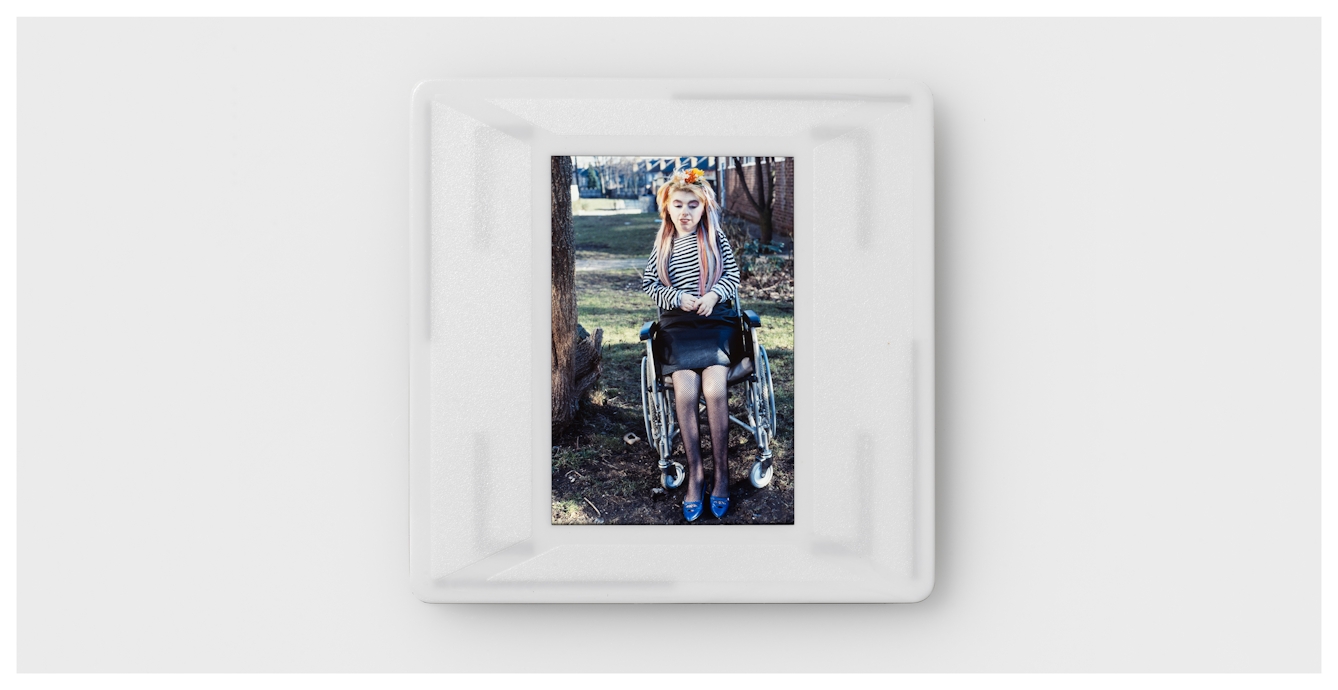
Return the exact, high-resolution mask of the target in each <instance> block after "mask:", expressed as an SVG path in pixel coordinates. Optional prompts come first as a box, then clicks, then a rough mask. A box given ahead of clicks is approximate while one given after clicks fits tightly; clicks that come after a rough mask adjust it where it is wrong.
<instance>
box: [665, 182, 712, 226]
mask: <svg viewBox="0 0 1338 690" xmlns="http://www.w3.org/2000/svg"><path fill="white" fill-rule="evenodd" d="M705 212H706V205H705V204H703V203H702V201H701V199H698V198H697V195H695V194H693V193H692V192H687V191H683V190H679V191H677V192H674V193H673V194H670V195H669V218H670V219H671V220H673V221H674V227H676V228H678V232H679V233H688V232H692V231H693V230H696V229H697V223H700V222H701V219H702V214H703V213H705Z"/></svg>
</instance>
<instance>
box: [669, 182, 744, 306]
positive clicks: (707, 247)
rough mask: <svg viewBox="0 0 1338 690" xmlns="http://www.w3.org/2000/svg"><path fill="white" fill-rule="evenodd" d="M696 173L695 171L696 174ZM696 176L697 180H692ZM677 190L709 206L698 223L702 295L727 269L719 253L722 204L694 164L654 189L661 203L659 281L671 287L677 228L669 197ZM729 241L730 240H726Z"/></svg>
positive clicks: (698, 258)
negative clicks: (673, 249) (673, 250)
mask: <svg viewBox="0 0 1338 690" xmlns="http://www.w3.org/2000/svg"><path fill="white" fill-rule="evenodd" d="M694 173H695V174H694ZM689 180H694V181H691V182H690V181H689ZM674 192H691V193H692V195H693V196H695V197H697V200H698V201H700V202H702V205H703V206H705V207H706V209H705V211H703V213H702V219H701V222H699V223H697V232H696V235H697V261H698V264H697V267H698V269H699V270H698V271H697V275H698V278H697V296H698V297H701V296H702V295H705V294H706V291H707V290H710V289H711V288H712V287H714V286H715V283H716V281H718V280H720V276H721V275H723V274H724V272H725V266H724V261H723V260H722V259H721V256H720V240H719V238H718V237H717V235H718V234H720V228H721V225H720V204H718V203H716V200H715V190H713V189H711V185H709V184H707V183H706V180H705V179H702V171H700V170H698V169H696V168H693V169H692V170H688V171H686V172H682V171H680V172H676V173H674V176H673V177H672V178H670V179H669V181H668V182H665V183H664V184H663V185H662V186H661V187H660V189H659V191H657V192H656V193H655V200H656V202H657V203H659V205H660V230H659V232H657V233H656V234H655V263H656V266H657V267H658V268H659V273H660V282H661V283H663V284H665V285H667V286H670V287H672V284H671V283H670V282H669V254H670V251H671V249H672V247H673V244H674V235H675V233H677V229H676V228H675V227H674V221H673V220H672V219H671V218H670V217H669V213H670V211H669V197H670V195H672V194H673V193H674ZM726 241H728V240H726Z"/></svg>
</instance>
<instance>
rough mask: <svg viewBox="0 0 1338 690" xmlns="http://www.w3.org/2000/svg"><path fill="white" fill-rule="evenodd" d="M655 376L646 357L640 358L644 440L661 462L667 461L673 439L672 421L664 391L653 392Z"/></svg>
mask: <svg viewBox="0 0 1338 690" xmlns="http://www.w3.org/2000/svg"><path fill="white" fill-rule="evenodd" d="M654 382H655V374H654V372H653V371H652V364H651V362H650V360H649V359H648V358H646V357H642V358H641V409H642V416H643V417H644V419H645V422H646V439H647V441H648V442H649V443H650V444H651V445H652V446H653V447H654V448H655V452H657V453H659V454H660V459H661V460H667V459H669V453H670V451H671V450H672V449H673V444H674V439H673V436H672V435H671V433H672V432H671V429H672V420H671V419H670V418H669V407H668V406H669V404H671V403H669V401H668V395H667V394H666V393H665V392H664V391H662V390H661V391H654V390H652V388H653V387H654Z"/></svg>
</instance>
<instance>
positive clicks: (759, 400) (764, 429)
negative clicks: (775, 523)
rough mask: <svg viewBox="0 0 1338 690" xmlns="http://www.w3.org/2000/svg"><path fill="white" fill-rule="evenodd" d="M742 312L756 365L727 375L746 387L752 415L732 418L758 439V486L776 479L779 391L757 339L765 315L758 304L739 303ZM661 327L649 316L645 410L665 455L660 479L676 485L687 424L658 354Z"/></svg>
mask: <svg viewBox="0 0 1338 690" xmlns="http://www.w3.org/2000/svg"><path fill="white" fill-rule="evenodd" d="M721 306H722V307H735V308H738V307H739V304H738V302H737V298H735V299H731V300H729V301H727V302H724V303H722V304H721ZM738 313H739V323H740V326H741V327H742V329H743V344H744V350H745V351H746V352H751V353H752V365H753V366H752V369H753V370H752V371H751V372H749V373H747V374H743V373H735V374H733V375H731V376H730V377H729V378H728V379H727V382H726V385H727V386H728V387H730V388H736V387H739V386H741V387H742V398H743V414H744V416H745V417H747V421H744V420H742V419H739V418H738V417H737V416H735V415H733V414H730V415H729V421H730V422H731V423H733V424H737V425H739V426H740V427H742V428H743V429H744V431H747V432H748V433H749V434H750V435H752V437H753V439H754V440H755V441H756V442H757V447H758V449H759V451H760V452H759V454H758V459H757V461H756V462H754V463H753V466H752V469H751V470H750V471H749V473H748V478H749V480H750V481H751V482H752V484H753V486H755V487H757V488H759V489H760V488H762V487H764V486H766V485H767V484H769V483H770V482H771V471H772V466H771V460H772V458H771V440H772V439H773V438H775V435H776V395H775V388H774V387H773V386H772V383H771V361H770V360H769V359H768V358H767V349H766V348H765V347H762V344H761V343H760V342H758V341H757V338H756V337H755V335H756V334H755V333H754V331H755V330H756V329H758V328H761V327H762V318H761V317H759V316H758V315H757V313H756V312H753V311H752V310H745V309H738ZM658 333H659V323H658V322H656V321H647V322H646V323H645V325H643V326H642V327H641V340H642V342H644V343H645V344H646V354H645V355H642V357H641V414H642V417H643V419H644V420H645V423H646V439H647V440H648V442H649V443H650V444H651V445H652V446H654V448H655V451H656V452H657V453H658V454H659V456H660V462H659V465H660V485H661V486H663V487H664V488H666V489H674V488H678V486H680V485H681V484H682V483H683V479H684V477H685V476H686V474H685V471H684V467H683V464H682V463H679V462H674V461H673V460H671V457H672V454H673V450H674V444H675V443H676V442H677V441H678V440H679V437H680V435H681V429H680V428H679V426H678V420H677V419H676V418H675V414H674V385H673V380H672V378H671V377H670V376H667V375H664V374H662V373H661V372H660V364H659V362H657V361H656V358H655V342H656V341H655V338H656V336H657V334H658ZM731 369H733V367H731ZM726 400H728V397H727V398H726ZM697 404H698V405H699V406H702V407H704V406H705V401H704V399H699V400H698V402H697ZM698 409H699V410H700V409H701V407H699V408H698Z"/></svg>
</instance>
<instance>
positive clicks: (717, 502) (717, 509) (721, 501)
mask: <svg viewBox="0 0 1338 690" xmlns="http://www.w3.org/2000/svg"><path fill="white" fill-rule="evenodd" d="M727 510H729V496H726V497H724V498H720V497H719V496H711V514H712V515H714V516H716V517H717V518H722V517H725V511H727Z"/></svg>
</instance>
